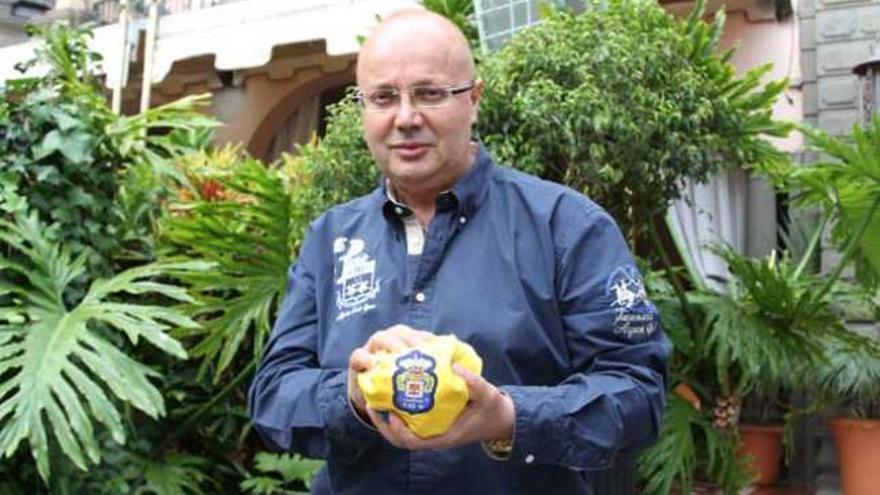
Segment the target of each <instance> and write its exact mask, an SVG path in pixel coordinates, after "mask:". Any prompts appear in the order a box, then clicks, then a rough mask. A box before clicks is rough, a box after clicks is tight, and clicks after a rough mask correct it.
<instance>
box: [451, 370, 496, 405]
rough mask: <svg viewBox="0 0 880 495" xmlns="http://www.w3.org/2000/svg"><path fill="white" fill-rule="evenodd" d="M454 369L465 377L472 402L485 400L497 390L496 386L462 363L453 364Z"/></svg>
mask: <svg viewBox="0 0 880 495" xmlns="http://www.w3.org/2000/svg"><path fill="white" fill-rule="evenodd" d="M452 371H454V372H455V373H456V374H457V375H458V376H460V377H462V378H463V379H464V382H465V383H466V384H467V387H468V396H469V398H470V400H471V401H472V402H480V401H482V400H485V399H487V398H489V397H491V394H492V393H493V392H495V387H494V386H492V385H491V384H489V382H487V381H486V380H484V379H483V377H481V376H479V375H475V374H474V373H471V372H470V370H468V369H467V368H465V367H464V366H462V365H460V364H457V363H456V364H453V365H452Z"/></svg>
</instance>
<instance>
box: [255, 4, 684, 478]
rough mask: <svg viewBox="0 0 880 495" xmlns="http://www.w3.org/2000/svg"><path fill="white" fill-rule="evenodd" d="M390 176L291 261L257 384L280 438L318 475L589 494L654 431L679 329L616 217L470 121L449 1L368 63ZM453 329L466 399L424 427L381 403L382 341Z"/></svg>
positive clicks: (386, 31) (401, 30)
mask: <svg viewBox="0 0 880 495" xmlns="http://www.w3.org/2000/svg"><path fill="white" fill-rule="evenodd" d="M357 85H358V93H357V94H358V99H359V101H360V103H361V106H362V109H363V132H364V137H365V139H366V142H367V144H368V145H369V148H370V151H371V152H372V154H373V156H374V158H375V160H376V164H377V166H378V167H379V169H380V170H381V172H382V175H383V177H384V180H383V181H382V184H381V186H380V187H378V188H377V189H376V190H375V191H373V193H371V194H369V195H367V196H365V197H362V198H359V199H356V200H354V201H352V202H350V203H346V204H344V205H340V206H337V207H335V208H332V209H330V210H329V211H327V212H325V213H324V214H323V215H322V216H321V217H320V218H318V219H317V220H316V221H315V222H314V223H313V224H312V225H311V227H310V230H309V232H308V235H307V238H306V240H305V242H304V244H303V247H302V249H301V252H300V256H299V259H298V261H297V263H296V264H295V265H294V266H293V267H292V268H291V270H290V273H289V283H288V288H287V293H286V296H285V298H284V303H283V305H282V307H281V309H280V312H279V317H278V320H277V321H276V324H275V328H274V330H273V333H272V337H271V339H270V342H269V344H268V346H267V348H266V353H265V355H264V357H263V361H262V363H261V365H260V368H259V369H258V371H257V374H256V377H255V379H254V382H253V385H252V387H251V391H250V412H251V416H252V418H253V422H254V425H255V427H256V429H257V431H258V432H259V433H260V434H261V436H262V437H263V439H264V440H265V442H266V443H267V444H268V445H269V446H271V447H272V448H275V449H279V450H285V451H295V452H299V453H301V454H303V455H305V456H307V457H315V458H324V459H326V460H327V463H326V467H325V468H324V469H323V470H322V471H321V472H320V473H319V474H318V476H317V478H316V480H315V482H314V484H313V487H312V493H316V494H339V495H341V494H370V495H373V494H383V495H384V494H390V495H395V494H422V493H424V494H447V493H448V494H455V495H465V494H470V493H473V494H480V495H486V494H495V493H497V494H505V495H508V494H545V493H554V494H586V493H590V490H589V484H590V483H589V481H590V472H591V471H593V470H597V469H602V468H606V467H607V466H608V465H609V464H610V463H611V461H612V460H613V458H614V456H615V454H616V453H617V452H618V451H620V450H625V449H626V450H630V449H635V448H638V447H640V446H643V445H645V444H646V443H647V442H649V441H651V440H652V439H653V438H655V437H656V435H657V432H658V429H659V424H660V417H661V414H662V409H663V401H664V388H665V387H664V382H665V373H666V370H665V362H666V357H667V355H668V352H669V346H668V342H667V340H666V339H665V337H664V336H663V332H662V331H661V329H660V327H659V321H658V316H657V312H656V310H655V308H654V306H653V305H652V304H651V303H650V302H649V301H648V300H647V299H646V298H645V291H644V286H643V284H642V279H641V277H640V275H639V272H638V270H637V269H636V267H635V265H634V263H633V260H632V257H631V256H630V254H629V250H628V248H627V245H626V243H625V241H624V239H623V238H622V236H621V235H620V232H619V230H618V228H617V226H616V224H615V223H614V221H613V220H612V219H611V218H610V217H609V216H608V214H607V213H605V212H604V211H603V210H602V209H601V208H599V207H598V206H597V205H595V204H594V203H592V202H591V201H589V200H588V199H586V198H584V197H583V196H581V195H579V194H577V193H576V192H574V191H572V190H570V189H567V188H564V187H562V186H560V185H557V184H553V183H549V182H545V181H541V180H539V179H537V178H534V177H531V176H528V175H525V174H522V173H519V172H516V171H514V170H512V169H509V168H506V167H499V166H497V165H495V164H494V163H493V161H492V158H491V157H490V156H489V154H488V153H487V152H486V150H485V149H484V148H483V147H482V146H481V145H480V144H479V143H478V142H475V141H474V140H473V139H472V135H471V126H472V125H473V123H474V122H475V121H476V118H477V109H478V104H479V101H480V95H481V92H482V87H483V85H482V82H481V81H479V80H477V79H476V76H475V73H474V63H473V59H472V57H471V53H470V51H469V49H468V44H467V41H466V40H465V38H464V36H463V35H462V34H461V32H460V31H459V30H458V29H457V28H456V27H455V26H454V25H453V24H452V23H450V22H449V21H447V20H446V19H445V18H443V17H440V16H437V15H435V14H431V13H428V12H426V11H422V10H408V11H403V12H400V13H397V14H395V15H392V16H391V17H389V18H387V19H385V20H384V21H383V22H382V23H380V25H379V26H378V27H377V28H376V29H375V30H374V31H373V32H372V34H371V35H370V36H369V38H368V39H367V40H366V42H365V43H364V45H363V47H362V50H361V53H360V56H359V58H358V66H357ZM449 333H451V334H455V335H456V336H457V337H458V338H459V339H461V340H463V341H466V342H468V343H470V344H471V345H472V346H473V347H474V348H475V349H476V351H477V352H478V354H479V355H480V356H482V358H483V362H484V369H483V375H482V376H476V375H473V374H471V373H469V372H467V371H466V370H464V369H461V368H456V370H455V371H456V373H458V374H459V375H460V376H461V377H462V378H464V380H465V382H466V383H467V385H468V389H469V402H468V405H467V406H466V408H465V410H464V411H463V413H462V414H461V415H460V416H459V417H458V419H457V420H456V422H455V423H454V424H453V425H452V427H451V428H450V429H449V430H448V431H447V432H446V433H444V434H441V435H439V436H434V437H430V438H420V437H418V436H416V435H415V434H414V433H413V432H412V431H410V430H409V429H408V428H407V427H406V425H405V424H404V422H403V421H402V420H401V419H400V418H398V417H397V416H396V415H394V414H387V415H385V414H379V413H378V412H376V411H373V410H372V409H370V408H368V407H367V406H366V404H365V401H364V398H363V396H362V395H361V393H360V390H359V388H358V387H357V380H356V378H357V374H358V373H362V372H364V371H366V370H368V369H370V367H371V366H372V365H373V363H374V358H375V356H376V355H377V353H379V352H380V351H388V352H398V351H403V350H407V349H411V348H414V347H417V346H418V345H419V344H420V343H421V342H424V341H425V340H427V339H430V338H432V337H433V336H434V335H437V334H449Z"/></svg>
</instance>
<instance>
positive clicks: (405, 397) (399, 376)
mask: <svg viewBox="0 0 880 495" xmlns="http://www.w3.org/2000/svg"><path fill="white" fill-rule="evenodd" d="M395 363H397V370H396V371H395V372H394V376H393V379H392V383H393V384H394V407H396V408H397V409H400V410H401V411H406V412H408V413H410V414H419V413H423V412H426V411H429V410H431V409H432V408H433V407H434V392H435V391H436V389H437V375H435V374H434V363H435V361H434V358H432V357H431V356H429V355H427V354H425V353H423V352H421V351H419V350H418V349H417V350H414V351H411V352H408V353H406V354H404V355H402V356H400V357H399V358H397V359H396V360H395Z"/></svg>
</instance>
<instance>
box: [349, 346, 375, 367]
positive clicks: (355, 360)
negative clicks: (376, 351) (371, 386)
mask: <svg viewBox="0 0 880 495" xmlns="http://www.w3.org/2000/svg"><path fill="white" fill-rule="evenodd" d="M348 365H349V367H350V368H352V369H353V370H355V371H357V372H362V371H367V370H368V369H370V368H371V367H372V366H373V355H372V354H371V353H370V352H369V351H367V350H366V349H364V348H363V347H359V348H357V349H355V350H354V352H352V353H351V358H349V361H348Z"/></svg>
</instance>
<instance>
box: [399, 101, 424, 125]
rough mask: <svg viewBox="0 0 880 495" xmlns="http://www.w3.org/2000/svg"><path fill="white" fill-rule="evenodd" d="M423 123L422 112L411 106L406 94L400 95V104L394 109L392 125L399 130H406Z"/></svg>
mask: <svg viewBox="0 0 880 495" xmlns="http://www.w3.org/2000/svg"><path fill="white" fill-rule="evenodd" d="M423 123H424V119H423V115H422V112H421V110H419V108H418V107H416V106H414V105H413V103H412V100H411V99H410V96H409V95H408V94H406V93H404V94H402V95H400V103H399V104H398V105H397V108H396V109H395V115H394V125H395V126H397V127H398V128H401V129H408V128H412V127H419V126H421V125H422V124H423Z"/></svg>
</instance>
